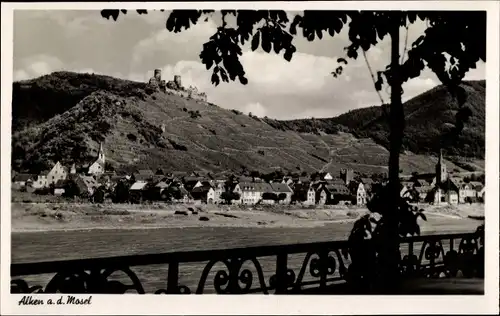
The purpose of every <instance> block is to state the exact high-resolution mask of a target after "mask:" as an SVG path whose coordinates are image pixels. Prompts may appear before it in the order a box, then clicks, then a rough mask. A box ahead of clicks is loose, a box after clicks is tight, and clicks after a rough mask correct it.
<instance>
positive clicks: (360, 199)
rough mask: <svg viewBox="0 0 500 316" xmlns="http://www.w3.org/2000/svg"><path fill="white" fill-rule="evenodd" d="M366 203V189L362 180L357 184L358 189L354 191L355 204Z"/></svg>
mask: <svg viewBox="0 0 500 316" xmlns="http://www.w3.org/2000/svg"><path fill="white" fill-rule="evenodd" d="M365 204H366V191H365V186H364V184H363V183H362V182H360V183H359V184H358V189H357V191H356V205H365Z"/></svg>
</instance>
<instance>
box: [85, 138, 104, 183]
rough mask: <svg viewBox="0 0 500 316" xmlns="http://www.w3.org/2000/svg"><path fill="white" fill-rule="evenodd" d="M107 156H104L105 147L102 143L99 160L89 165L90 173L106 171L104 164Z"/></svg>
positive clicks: (98, 173) (97, 173) (98, 155)
mask: <svg viewBox="0 0 500 316" xmlns="http://www.w3.org/2000/svg"><path fill="white" fill-rule="evenodd" d="M105 162H106V157H105V156H104V149H103V147H102V143H100V144H99V152H98V153H97V160H96V161H95V162H94V163H93V164H92V165H91V166H90V167H89V171H88V173H89V174H93V175H100V174H103V173H104V171H105V170H104V169H105V168H104V165H105Z"/></svg>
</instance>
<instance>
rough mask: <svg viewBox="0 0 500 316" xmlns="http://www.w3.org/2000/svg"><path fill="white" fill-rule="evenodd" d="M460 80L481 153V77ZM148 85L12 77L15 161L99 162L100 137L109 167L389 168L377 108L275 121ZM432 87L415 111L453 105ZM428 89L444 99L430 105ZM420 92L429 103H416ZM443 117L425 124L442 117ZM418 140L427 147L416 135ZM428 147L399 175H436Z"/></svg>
mask: <svg viewBox="0 0 500 316" xmlns="http://www.w3.org/2000/svg"><path fill="white" fill-rule="evenodd" d="M466 85H468V88H467V89H468V92H470V94H471V95H472V98H471V99H469V100H471V101H473V102H476V103H478V104H476V103H473V105H474V106H476V105H477V108H478V113H479V116H480V115H481V113H480V111H481V105H480V104H479V103H480V102H481V100H482V101H483V104H482V116H483V121H480V120H479V118H477V122H476V121H474V122H476V123H477V124H479V125H480V126H479V127H478V130H482V131H483V137H482V148H483V151H484V83H483V84H481V82H479V83H475V82H472V83H466ZM481 87H482V93H483V96H482V97H481V96H480V94H481ZM145 88H146V84H145V83H140V82H132V81H127V80H122V79H116V78H112V77H109V76H101V75H91V74H78V73H72V72H56V73H52V74H50V75H46V76H42V77H39V78H36V79H32V80H28V81H21V82H15V83H14V87H13V111H12V113H13V118H12V120H13V136H12V149H13V150H12V161H13V168H14V169H15V170H21V171H22V170H29V171H31V172H39V171H40V170H42V169H45V168H49V167H50V166H51V165H52V164H53V163H54V162H56V161H61V162H63V163H67V164H71V163H73V162H76V163H77V164H79V165H85V164H88V163H89V162H91V161H92V160H93V159H95V156H96V155H97V149H98V144H99V143H100V142H103V143H104V151H105V153H106V161H109V166H110V167H113V168H116V169H126V170H132V169H134V168H135V169H137V168H140V169H145V168H146V169H147V168H149V169H152V170H156V169H157V168H163V169H165V170H172V171H193V170H206V171H212V172H221V171H232V172H242V171H253V170H256V171H261V172H268V171H272V170H275V169H277V168H280V167H281V168H282V170H284V171H287V170H288V171H294V172H297V171H299V172H302V171H307V172H312V171H320V170H321V171H329V172H332V173H334V174H338V172H339V171H340V169H342V168H352V169H354V170H355V171H356V172H358V173H365V174H369V173H375V172H376V173H380V172H386V170H387V160H388V151H387V150H386V148H384V146H383V145H384V144H383V140H384V137H385V134H384V133H386V129H384V128H385V125H384V123H383V122H382V121H380V122H378V121H377V120H374V121H373V122H372V123H369V124H367V122H366V120H367V119H368V118H371V119H372V120H373V119H374V118H376V114H377V111H379V113H380V108H378V107H371V108H366V109H359V110H355V111H351V112H349V113H346V114H343V115H341V116H338V117H336V118H331V119H315V120H307V119H306V120H295V121H278V120H271V119H263V118H257V117H253V116H252V117H250V116H247V115H245V114H242V113H241V112H239V111H237V110H226V109H222V108H220V107H218V106H216V105H214V104H211V103H209V102H203V101H200V100H193V99H189V98H183V97H180V96H177V95H170V94H167V93H163V92H154V93H148V92H147V89H145ZM434 90H435V91H434V92H433V90H431V91H429V92H427V94H430V96H431V97H430V98H429V97H425V95H426V94H425V93H424V94H423V95H421V96H418V97H416V98H414V99H412V100H410V101H408V102H407V103H406V104H405V107H406V108H408V109H413V108H416V110H415V111H416V113H417V114H418V108H422V109H424V108H425V109H427V110H425V111H431V110H435V111H438V109H441V110H442V109H443V108H446V106H451V107H452V106H453V105H450V104H448V103H449V101H447V100H448V99H447V98H446V96H444V93H443V92H442V91H443V88H440V87H438V88H435V89H434ZM433 95H439V96H440V98H442V100H443V102H445V103H446V102H448V103H446V104H445V105H440V104H438V105H436V104H434V103H435V99H436V97H434V96H433ZM422 96H423V97H425V98H426V99H425V100H428V102H429V104H431V105H428V104H427V103H426V104H423V101H418V100H419V98H422ZM414 100H417V101H418V102H417V101H414ZM412 102H413V103H412ZM432 102H434V103H432ZM433 104H434V105H433ZM429 107H430V109H429ZM425 111H423V112H422V113H423V114H419V115H420V116H419V115H417V116H415V113H413V112H412V113H413V114H412V115H410V116H409V117H408V116H407V117H408V118H409V123H410V124H408V126H410V128H409V129H408V131H410V133H412V131H413V130H412V127H411V126H412V124H413V117H417V120H416V121H418V120H422V119H421V118H420V117H425V113H426V112H425ZM446 111H447V110H445V112H446ZM408 113H410V111H408ZM433 113H434V112H433ZM448 114H449V113H448ZM448 114H447V115H444V116H443V117H444V118H442V119H439V118H438V119H436V120H434V121H432V122H433V123H432V122H431V123H432V124H436V122H439V121H440V120H441V121H443V120H444V121H446V120H448V119H449V117H450V115H448ZM474 115H476V112H474ZM425 123H426V124H427V122H425ZM431 123H429V124H431ZM432 124H431V125H432ZM417 126H418V125H417ZM425 126H427V125H425ZM431 127H432V126H431ZM426 128H427V127H426ZM471 135H474V136H477V143H478V144H479V147H481V143H480V142H481V137H480V133H475V132H474V133H472V134H471ZM374 140H375V141H374ZM417 142H422V143H424V144H425V142H424V140H421V139H420V138H417ZM431 143H432V142H431ZM429 148H431V149H432V148H433V147H432V146H429ZM469 148H470V145H469ZM417 149H418V148H417ZM479 151H480V150H478V152H479ZM429 152H432V151H431V150H428V151H427V152H426V151H422V153H423V154H415V153H412V152H407V153H406V154H403V155H402V157H401V169H402V172H403V173H411V172H414V171H415V172H432V171H433V170H434V164H435V161H436V159H435V157H431V156H429V155H427V153H429ZM472 153H473V152H472ZM483 156H484V153H483ZM470 157H471V158H469V159H466V160H464V159H461V158H457V159H455V158H456V157H455V158H453V159H452V160H453V162H452V161H448V164H449V169H450V170H457V171H464V170H473V169H479V170H480V169H481V168H484V161H482V159H480V158H481V155H477V156H474V155H470ZM477 157H478V158H479V159H475V158H477Z"/></svg>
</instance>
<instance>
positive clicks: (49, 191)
mask: <svg viewBox="0 0 500 316" xmlns="http://www.w3.org/2000/svg"><path fill="white" fill-rule="evenodd" d="M105 165H106V157H105V153H104V148H103V144H102V143H101V144H100V147H99V151H98V156H97V159H96V160H95V161H94V162H93V163H92V164H90V166H88V167H84V168H77V167H76V166H75V164H73V165H71V166H65V165H63V164H61V163H60V162H57V163H56V164H55V165H54V166H53V167H52V169H51V170H48V171H45V172H41V173H40V174H27V173H15V172H13V177H12V189H13V190H17V191H23V192H28V193H30V194H35V195H55V196H61V197H66V198H68V199H69V200H71V199H74V200H79V201H85V202H91V203H148V202H164V203H184V204H212V205H213V204H231V205H273V204H284V205H289V204H298V205H304V206H311V205H319V206H321V205H336V204H337V205H338V204H340V205H357V206H364V205H366V203H367V202H368V201H369V200H370V198H371V197H372V195H373V193H374V192H375V190H376V189H377V187H380V186H382V185H384V184H385V183H386V179H384V178H383V177H381V178H378V179H377V178H376V177H371V178H370V177H360V176H359V175H357V174H356V173H355V172H354V170H352V169H342V170H341V172H340V174H339V175H338V176H335V175H332V174H330V173H328V172H316V173H313V174H311V175H309V176H308V175H307V174H306V173H302V174H300V175H298V174H288V175H285V174H283V173H282V172H273V173H270V174H267V175H260V174H258V173H257V174H256V173H255V172H252V173H251V174H246V175H237V174H234V173H221V174H212V173H209V172H202V171H192V172H175V171H173V172H165V171H163V170H161V169H158V170H156V171H153V170H137V171H135V172H132V173H130V174H124V173H117V172H115V171H109V170H105ZM479 178H480V177H478V178H476V177H470V178H468V177H458V176H454V175H453V174H449V173H448V172H447V169H446V164H445V163H444V161H443V158H442V154H441V155H440V157H439V160H438V162H437V164H436V172H435V173H431V174H413V175H412V176H411V177H405V178H402V179H401V196H402V197H406V198H408V199H409V200H410V201H411V202H414V203H429V204H433V205H442V204H448V205H455V204H463V203H483V202H484V197H485V196H484V195H485V189H484V183H483V182H481V181H477V180H480V179H479ZM482 179H484V177H483V178H482ZM483 181H484V180H483Z"/></svg>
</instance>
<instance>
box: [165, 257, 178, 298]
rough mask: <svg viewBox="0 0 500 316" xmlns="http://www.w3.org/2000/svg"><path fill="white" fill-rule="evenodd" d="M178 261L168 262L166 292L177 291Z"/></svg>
mask: <svg viewBox="0 0 500 316" xmlns="http://www.w3.org/2000/svg"><path fill="white" fill-rule="evenodd" d="M178 287H179V262H177V261H171V262H170V263H169V264H168V279H167V293H168V294H178V292H179V289H178Z"/></svg>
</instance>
